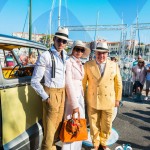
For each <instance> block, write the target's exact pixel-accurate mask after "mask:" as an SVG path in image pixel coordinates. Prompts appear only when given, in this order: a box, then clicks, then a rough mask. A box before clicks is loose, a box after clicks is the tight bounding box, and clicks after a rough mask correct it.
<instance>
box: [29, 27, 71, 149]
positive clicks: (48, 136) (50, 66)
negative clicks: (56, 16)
mask: <svg viewBox="0 0 150 150" xmlns="http://www.w3.org/2000/svg"><path fill="white" fill-rule="evenodd" d="M68 40H69V39H68V29H67V28H63V27H60V28H59V29H58V31H57V32H56V33H55V35H54V38H53V41H54V45H53V46H52V47H51V48H50V50H49V51H45V52H44V53H42V54H41V55H40V56H39V58H38V60H37V62H36V66H35V68H34V72H33V75H32V79H31V86H32V87H33V88H34V89H35V91H36V92H37V93H38V94H39V95H40V96H41V97H42V101H43V119H42V122H43V128H44V136H43V142H42V147H41V149H42V150H56V146H55V142H56V140H57V139H58V137H59V132H60V129H61V124H62V119H63V114H64V103H65V68H66V66H65V64H66V57H67V54H66V51H65V50H64V49H65V48H66V45H67V41H68ZM43 77H44V87H43V86H42V84H41V80H42V78H43Z"/></svg>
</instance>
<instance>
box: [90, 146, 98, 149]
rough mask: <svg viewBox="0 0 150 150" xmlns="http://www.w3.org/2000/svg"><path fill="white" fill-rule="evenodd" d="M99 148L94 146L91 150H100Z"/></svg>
mask: <svg viewBox="0 0 150 150" xmlns="http://www.w3.org/2000/svg"><path fill="white" fill-rule="evenodd" d="M98 148H99V146H94V148H92V149H91V150H98Z"/></svg>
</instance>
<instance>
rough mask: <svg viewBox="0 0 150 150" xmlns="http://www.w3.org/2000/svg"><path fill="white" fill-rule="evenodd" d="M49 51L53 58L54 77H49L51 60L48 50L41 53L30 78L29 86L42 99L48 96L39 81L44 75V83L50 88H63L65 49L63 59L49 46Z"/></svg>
mask: <svg viewBox="0 0 150 150" xmlns="http://www.w3.org/2000/svg"><path fill="white" fill-rule="evenodd" d="M51 51H52V53H53V55H54V59H55V66H56V67H55V78H51V71H52V61H51V56H50V53H49V51H46V52H44V53H42V54H41V55H40V57H39V59H38V60H37V62H36V66H35V68H34V72H33V75H32V79H31V86H32V87H33V88H34V90H35V91H36V92H37V93H38V94H39V95H40V96H41V97H42V99H43V100H46V99H47V98H48V95H47V93H46V92H45V90H44V88H43V86H42V84H41V83H40V82H41V80H42V78H43V77H44V85H45V86H47V87H50V88H64V87H65V68H66V66H65V61H66V56H67V55H66V51H65V50H63V51H62V52H63V60H62V59H61V57H60V53H59V52H58V51H57V50H56V49H55V47H54V46H52V47H51Z"/></svg>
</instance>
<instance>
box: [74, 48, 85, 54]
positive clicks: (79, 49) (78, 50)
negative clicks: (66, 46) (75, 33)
mask: <svg viewBox="0 0 150 150" xmlns="http://www.w3.org/2000/svg"><path fill="white" fill-rule="evenodd" d="M75 51H76V52H81V53H84V52H85V49H84V48H78V47H76V48H75Z"/></svg>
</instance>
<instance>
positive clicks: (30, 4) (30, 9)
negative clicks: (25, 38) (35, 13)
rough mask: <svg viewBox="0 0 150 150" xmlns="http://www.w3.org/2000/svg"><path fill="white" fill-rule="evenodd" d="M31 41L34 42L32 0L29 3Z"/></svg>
mask: <svg viewBox="0 0 150 150" xmlns="http://www.w3.org/2000/svg"><path fill="white" fill-rule="evenodd" d="M29 40H32V0H30V2H29Z"/></svg>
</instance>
